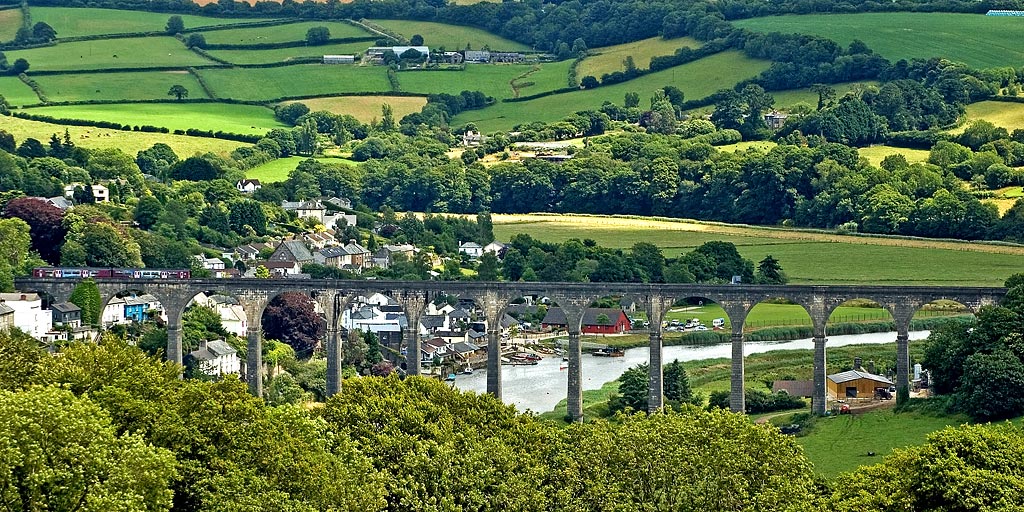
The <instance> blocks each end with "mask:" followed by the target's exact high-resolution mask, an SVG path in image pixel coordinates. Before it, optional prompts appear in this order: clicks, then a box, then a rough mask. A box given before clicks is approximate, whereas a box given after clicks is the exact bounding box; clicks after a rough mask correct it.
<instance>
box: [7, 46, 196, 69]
mask: <svg viewBox="0 0 1024 512" xmlns="http://www.w3.org/2000/svg"><path fill="white" fill-rule="evenodd" d="M19 58H24V59H27V60H28V62H29V64H30V65H31V68H29V71H28V73H29V74H30V75H31V74H32V71H44V70H45V71H53V70H65V71H69V70H83V69H118V68H147V67H171V66H174V67H187V66H201V65H205V64H213V62H211V61H209V60H206V59H204V58H202V57H200V56H199V55H196V54H195V53H192V52H191V51H189V50H187V49H186V48H185V46H184V45H183V44H181V41H178V40H177V39H175V38H173V37H135V38H126V39H101V40H97V41H79V42H75V43H63V44H58V45H56V46H45V47H42V48H33V49H31V50H12V51H9V52H7V60H9V61H10V62H14V61H15V60H16V59H19Z"/></svg>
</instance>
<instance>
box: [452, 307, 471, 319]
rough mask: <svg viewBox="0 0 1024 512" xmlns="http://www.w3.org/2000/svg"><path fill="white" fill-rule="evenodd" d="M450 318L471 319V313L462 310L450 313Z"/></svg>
mask: <svg viewBox="0 0 1024 512" xmlns="http://www.w3.org/2000/svg"><path fill="white" fill-rule="evenodd" d="M448 318H469V313H468V312H467V311H466V310H465V309H461V308H460V309H456V310H454V311H452V312H451V313H448Z"/></svg>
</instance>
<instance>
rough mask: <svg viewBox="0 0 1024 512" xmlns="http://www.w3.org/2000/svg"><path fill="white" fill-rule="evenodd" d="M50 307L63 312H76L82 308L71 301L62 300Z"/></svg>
mask: <svg viewBox="0 0 1024 512" xmlns="http://www.w3.org/2000/svg"><path fill="white" fill-rule="evenodd" d="M50 309H54V310H57V311H59V312H61V313H74V312H75V311H81V310H82V308H80V307H78V306H76V305H74V304H73V303H71V302H61V303H59V304H54V305H52V306H50Z"/></svg>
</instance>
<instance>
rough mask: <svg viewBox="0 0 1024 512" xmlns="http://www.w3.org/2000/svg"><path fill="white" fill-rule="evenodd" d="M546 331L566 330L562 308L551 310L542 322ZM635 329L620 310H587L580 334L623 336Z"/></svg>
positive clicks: (584, 313)
mask: <svg viewBox="0 0 1024 512" xmlns="http://www.w3.org/2000/svg"><path fill="white" fill-rule="evenodd" d="M541 326H542V327H544V328H545V329H551V328H554V329H565V328H566V326H567V323H566V319H565V312H564V311H562V308H551V309H549V310H548V314H547V315H545V316H544V320H541ZM632 328H633V325H632V323H631V322H630V321H629V317H628V316H626V313H625V312H624V311H622V309H619V308H587V309H585V310H583V322H582V326H581V328H580V332H582V333H583V334H622V333H624V332H626V331H628V330H630V329H632Z"/></svg>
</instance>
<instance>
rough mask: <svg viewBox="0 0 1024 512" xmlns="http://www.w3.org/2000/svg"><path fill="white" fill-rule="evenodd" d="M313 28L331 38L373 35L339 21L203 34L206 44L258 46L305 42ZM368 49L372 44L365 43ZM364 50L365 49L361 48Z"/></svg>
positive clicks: (310, 22) (233, 29) (214, 31)
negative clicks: (322, 30) (319, 29)
mask: <svg viewBox="0 0 1024 512" xmlns="http://www.w3.org/2000/svg"><path fill="white" fill-rule="evenodd" d="M313 27H327V29H328V30H330V31H331V38H333V39H340V38H345V37H370V36H372V35H373V34H371V33H369V32H367V31H365V30H363V29H362V28H360V27H357V26H354V25H349V24H348V23H343V22H340V21H308V22H303V23H288V24H285V25H273V26H269V27H252V28H232V29H228V30H211V31H209V32H203V37H205V38H206V42H207V43H208V44H260V43H283V42H287V41H305V40H306V32H307V31H308V30H309V29H311V28H313ZM364 46H366V47H370V46H372V43H365V44H364ZM363 49H364V50H365V49H366V48H363Z"/></svg>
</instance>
